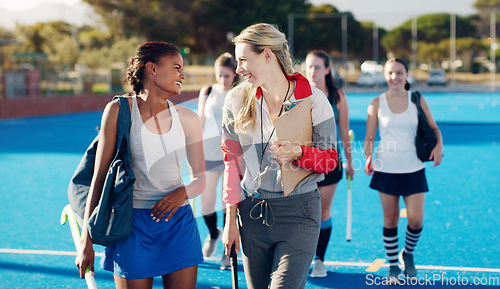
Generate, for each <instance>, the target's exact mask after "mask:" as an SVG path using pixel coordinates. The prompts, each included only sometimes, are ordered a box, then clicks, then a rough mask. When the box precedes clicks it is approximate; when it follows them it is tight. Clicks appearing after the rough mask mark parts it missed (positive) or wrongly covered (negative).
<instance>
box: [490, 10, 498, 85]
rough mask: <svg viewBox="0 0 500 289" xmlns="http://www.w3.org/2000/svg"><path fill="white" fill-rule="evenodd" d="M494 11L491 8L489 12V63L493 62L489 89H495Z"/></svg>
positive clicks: (495, 45) (495, 46)
mask: <svg viewBox="0 0 500 289" xmlns="http://www.w3.org/2000/svg"><path fill="white" fill-rule="evenodd" d="M496 22H497V21H496V11H495V10H492V11H491V14H490V37H491V49H490V59H491V63H492V64H493V65H492V67H491V69H490V75H491V79H490V91H495V74H496V71H497V64H496V55H495V54H496V50H497V44H496V24H497V23H496Z"/></svg>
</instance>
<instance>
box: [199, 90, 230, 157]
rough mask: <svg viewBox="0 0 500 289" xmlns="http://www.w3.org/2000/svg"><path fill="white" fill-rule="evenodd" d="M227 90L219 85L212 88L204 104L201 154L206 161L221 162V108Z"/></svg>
mask: <svg viewBox="0 0 500 289" xmlns="http://www.w3.org/2000/svg"><path fill="white" fill-rule="evenodd" d="M227 92H228V90H224V87H222V85H219V84H214V85H213V86H212V91H211V92H210V95H209V96H208V98H207V101H206V103H205V110H204V112H205V123H204V124H203V152H204V154H205V160H207V161H221V160H222V158H223V154H222V149H221V140H222V107H223V106H224V99H225V98H226V95H227Z"/></svg>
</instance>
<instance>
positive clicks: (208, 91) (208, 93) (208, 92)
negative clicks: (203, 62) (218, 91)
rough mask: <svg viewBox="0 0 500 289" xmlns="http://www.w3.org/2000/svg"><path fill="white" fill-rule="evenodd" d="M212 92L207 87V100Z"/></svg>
mask: <svg viewBox="0 0 500 289" xmlns="http://www.w3.org/2000/svg"><path fill="white" fill-rule="evenodd" d="M211 92H212V87H211V86H209V87H208V89H207V98H208V97H209V96H210V93H211Z"/></svg>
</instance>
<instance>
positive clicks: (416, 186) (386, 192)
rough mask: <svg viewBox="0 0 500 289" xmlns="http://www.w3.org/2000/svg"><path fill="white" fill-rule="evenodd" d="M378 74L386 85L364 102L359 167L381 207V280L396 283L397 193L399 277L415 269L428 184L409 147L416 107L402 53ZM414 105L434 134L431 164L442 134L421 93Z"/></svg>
mask: <svg viewBox="0 0 500 289" xmlns="http://www.w3.org/2000/svg"><path fill="white" fill-rule="evenodd" d="M384 76H385V80H386V81H387V85H388V86H389V89H388V90H387V91H386V92H385V93H382V94H381V95H379V96H378V97H376V98H375V99H373V100H372V102H371V103H370V105H369V106H368V119H367V121H366V136H365V142H364V147H365V157H366V166H365V172H366V173H367V174H369V175H373V177H372V180H371V183H370V187H371V188H372V189H375V190H377V191H378V192H379V196H380V201H381V203H382V210H383V213H384V230H383V240H384V246H385V250H386V254H387V259H388V260H389V265H390V267H389V272H388V275H387V279H388V280H387V282H389V283H390V284H397V283H398V282H399V280H401V277H400V276H399V275H400V273H401V270H400V268H399V266H398V221H399V214H400V211H399V198H400V197H401V196H402V197H403V199H404V202H405V204H406V211H407V219H408V226H407V227H406V241H405V247H404V248H403V250H401V252H400V253H399V261H400V262H401V265H402V266H403V268H404V271H403V273H404V277H406V278H415V277H416V276H417V271H416V269H415V264H414V261H413V250H414V249H415V246H416V245H417V242H418V239H419V238H420V234H421V233H422V227H423V222H424V198H425V192H427V191H428V187H427V179H426V177H425V164H424V163H423V162H422V161H421V160H420V159H419V158H418V157H417V150H416V147H415V137H416V133H417V125H418V110H417V107H416V105H415V104H414V103H412V101H411V92H410V91H409V90H410V84H409V83H408V81H407V80H406V79H407V78H408V66H407V65H406V63H405V62H404V61H403V60H402V59H399V58H391V59H389V60H387V62H386V63H385V66H384ZM420 105H421V106H422V109H423V111H424V113H425V115H426V116H427V120H428V121H429V126H430V127H431V128H432V129H433V130H434V132H435V133H436V136H437V144H436V146H435V147H434V149H433V150H432V152H431V156H430V159H429V160H431V159H432V160H434V166H437V165H439V164H440V163H441V160H442V158H443V139H442V136H441V132H440V130H439V128H438V126H437V124H436V121H435V120H434V118H433V117H432V113H431V110H430V108H429V105H428V104H427V101H426V100H425V99H424V98H423V97H422V98H421V101H420ZM377 128H378V130H379V135H380V142H379V144H378V146H377V150H376V151H375V156H372V154H373V151H374V145H375V134H376V133H377Z"/></svg>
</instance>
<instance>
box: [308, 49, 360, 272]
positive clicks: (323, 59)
mask: <svg viewBox="0 0 500 289" xmlns="http://www.w3.org/2000/svg"><path fill="white" fill-rule="evenodd" d="M306 75H307V79H308V80H309V82H310V83H311V84H312V85H314V86H315V87H316V88H318V89H319V90H321V91H323V93H324V94H325V95H326V96H327V98H328V101H329V102H330V104H331V106H332V108H333V113H334V115H335V122H336V123H337V126H338V132H339V135H340V140H341V141H342V147H343V148H344V153H345V155H346V159H347V161H346V174H347V176H348V177H351V178H352V177H353V176H354V168H353V166H352V156H351V140H350V138H349V109H348V106H347V97H346V95H345V93H344V92H343V91H342V90H340V89H338V88H337V87H336V86H335V85H334V84H333V82H334V79H333V76H332V68H331V67H330V57H329V56H328V54H326V52H324V51H321V50H314V51H311V52H309V53H308V54H307V57H306ZM333 141H335V142H337V140H336V139H335V140H333ZM337 157H338V159H339V164H338V165H337V167H336V168H335V169H334V170H333V171H332V172H329V173H326V174H325V179H324V180H323V181H321V182H318V189H319V192H320V194H321V231H320V234H319V240H318V245H317V248H316V258H315V259H314V262H313V269H312V271H311V277H326V276H327V272H326V268H325V265H324V263H323V262H324V260H325V252H326V248H327V246H328V242H329V241H330V235H331V232H332V218H331V209H332V202H333V197H334V195H335V190H336V189H337V184H338V182H339V181H340V180H341V179H342V170H343V168H342V161H341V159H340V149H339V148H338V146H337Z"/></svg>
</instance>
